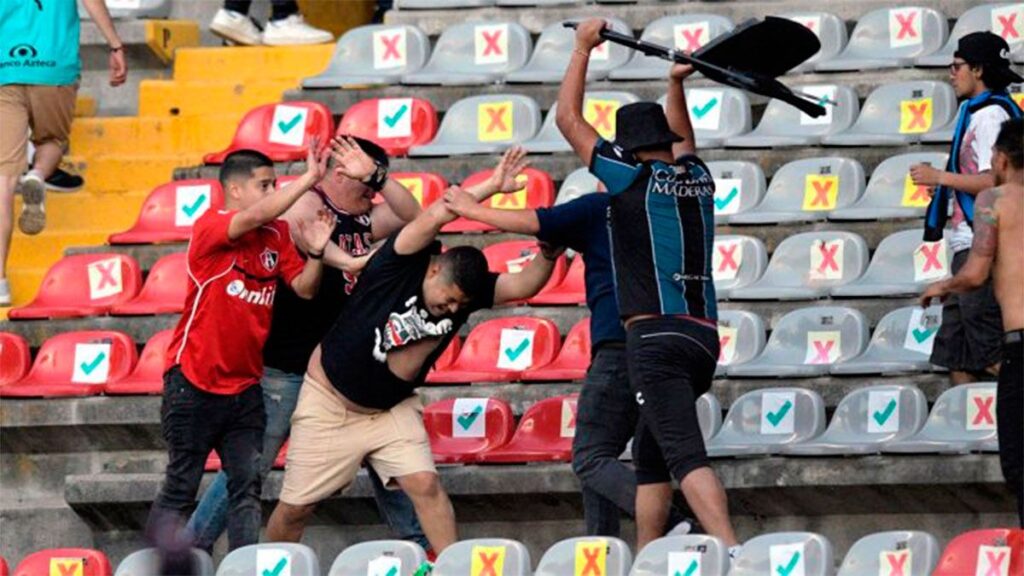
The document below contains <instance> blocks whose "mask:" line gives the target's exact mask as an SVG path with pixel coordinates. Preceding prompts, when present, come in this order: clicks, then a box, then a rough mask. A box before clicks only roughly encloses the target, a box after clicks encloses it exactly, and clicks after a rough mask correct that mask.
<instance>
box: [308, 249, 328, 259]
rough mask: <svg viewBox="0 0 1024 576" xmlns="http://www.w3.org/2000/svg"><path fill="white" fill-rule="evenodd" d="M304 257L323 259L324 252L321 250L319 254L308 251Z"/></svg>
mask: <svg viewBox="0 0 1024 576" xmlns="http://www.w3.org/2000/svg"><path fill="white" fill-rule="evenodd" d="M306 257H307V258H309V259H310V260H323V257H324V253H323V251H321V252H320V253H319V254H313V253H312V252H309V253H307V254H306Z"/></svg>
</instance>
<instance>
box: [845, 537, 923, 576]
mask: <svg viewBox="0 0 1024 576" xmlns="http://www.w3.org/2000/svg"><path fill="white" fill-rule="evenodd" d="M939 553H940V549H939V542H938V540H936V539H935V536H932V535H931V534H929V533H927V532H921V531H918V530H893V531H891V532H876V533H874V534H868V535H867V536H864V537H863V538H861V539H860V540H857V541H856V542H854V544H853V546H851V547H850V550H849V551H848V552H847V553H846V558H844V559H843V564H842V566H840V567H839V573H838V575H837V576H860V575H861V574H893V573H897V574H899V573H902V574H903V575H904V576H929V575H930V574H931V573H932V570H934V569H935V566H936V565H938V563H939ZM897 568H898V569H899V571H897Z"/></svg>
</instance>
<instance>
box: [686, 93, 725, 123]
mask: <svg viewBox="0 0 1024 576" xmlns="http://www.w3.org/2000/svg"><path fill="white" fill-rule="evenodd" d="M717 105H718V98H712V99H711V100H708V101H707V102H705V103H704V105H703V106H691V107H690V110H691V111H693V115H694V116H696V117H697V119H698V120H699V119H701V118H703V117H705V116H707V114H708V112H711V110H712V109H713V108H714V107H715V106H717Z"/></svg>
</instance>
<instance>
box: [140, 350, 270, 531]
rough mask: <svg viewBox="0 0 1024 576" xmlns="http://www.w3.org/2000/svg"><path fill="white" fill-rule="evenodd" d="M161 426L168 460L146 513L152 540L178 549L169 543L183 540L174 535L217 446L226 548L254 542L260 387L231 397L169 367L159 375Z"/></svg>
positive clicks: (260, 438)
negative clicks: (223, 479)
mask: <svg viewBox="0 0 1024 576" xmlns="http://www.w3.org/2000/svg"><path fill="white" fill-rule="evenodd" d="M160 425H161V429H162V432H163V437H164V440H165V441H166V442H167V450H168V453H169V460H168V463H167V473H166V476H165V478H164V484H163V487H161V489H160V493H159V495H157V498H156V500H155V501H154V502H153V508H152V510H150V514H149V522H148V526H147V530H146V531H147V534H148V535H149V537H150V539H151V540H153V543H154V544H155V545H156V546H158V547H160V548H161V549H167V548H168V547H170V548H177V547H180V546H176V545H175V544H174V542H176V543H177V544H178V545H182V546H183V545H184V544H185V543H184V542H181V540H182V536H180V535H179V534H178V533H179V530H180V528H181V527H183V526H184V525H185V520H186V519H187V518H188V514H189V512H190V511H191V509H192V507H193V506H194V505H195V500H196V493H197V492H198V491H199V483H200V481H201V480H202V478H203V467H204V465H205V464H206V459H207V456H208V455H209V453H210V450H216V451H217V454H218V455H219V456H220V459H221V463H222V465H223V468H224V472H225V473H226V474H227V478H228V500H229V502H230V506H229V509H228V521H227V528H228V544H229V546H230V548H231V550H234V549H235V548H239V547H241V546H247V545H249V544H256V543H257V542H258V541H259V535H260V523H261V509H260V488H261V481H260V453H261V451H262V449H263V430H264V428H265V427H266V413H265V412H264V408H263V392H262V390H261V389H260V387H259V385H253V386H250V387H249V388H247V389H246V390H245V391H243V392H242V393H240V394H235V395H220V394H211V393H209V392H206V391H203V390H200V389H199V388H197V387H195V386H194V385H192V383H191V382H189V381H188V379H187V378H185V375H184V374H182V372H181V367H179V366H173V367H172V368H171V369H170V370H168V371H167V373H166V374H164V397H163V404H162V405H161V407H160ZM186 539H189V540H190V539H191V538H190V537H186ZM188 545H191V542H188ZM186 550H187V548H186Z"/></svg>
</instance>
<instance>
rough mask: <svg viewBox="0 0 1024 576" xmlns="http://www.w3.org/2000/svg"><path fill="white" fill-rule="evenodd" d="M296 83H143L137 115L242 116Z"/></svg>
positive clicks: (280, 98) (148, 81)
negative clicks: (231, 114) (235, 114)
mask: <svg viewBox="0 0 1024 576" xmlns="http://www.w3.org/2000/svg"><path fill="white" fill-rule="evenodd" d="M298 85H299V80H296V79H291V80H267V81H246V80H230V81H223V80H188V81H180V80H143V81H142V82H140V83H139V115H140V116H198V115H210V114H229V113H232V112H234V113H240V114H245V113H246V112H248V111H249V110H251V109H252V108H255V107H257V106H260V105H262V104H271V103H275V102H280V101H281V100H282V99H283V97H284V92H285V91H286V90H290V89H292V88H295V87H297V86H298Z"/></svg>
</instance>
